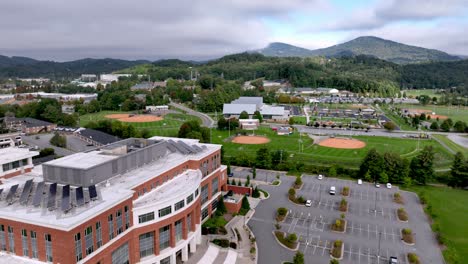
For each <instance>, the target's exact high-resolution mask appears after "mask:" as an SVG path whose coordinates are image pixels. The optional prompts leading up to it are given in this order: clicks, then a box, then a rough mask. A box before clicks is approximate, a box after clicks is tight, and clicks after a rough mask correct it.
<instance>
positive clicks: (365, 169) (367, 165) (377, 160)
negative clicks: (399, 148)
mask: <svg viewBox="0 0 468 264" xmlns="http://www.w3.org/2000/svg"><path fill="white" fill-rule="evenodd" d="M383 165H384V162H383V158H382V156H381V155H380V154H379V153H378V152H377V150H376V149H371V150H369V152H367V155H366V156H365V157H364V159H363V161H362V163H361V165H360V166H359V174H360V175H365V174H366V173H369V176H370V177H371V178H372V179H373V180H374V181H376V180H377V179H378V178H379V175H380V172H381V171H382V168H383Z"/></svg>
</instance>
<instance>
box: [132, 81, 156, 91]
mask: <svg viewBox="0 0 468 264" xmlns="http://www.w3.org/2000/svg"><path fill="white" fill-rule="evenodd" d="M154 87H156V86H155V83H153V82H142V83H139V84H135V85H133V86H132V87H131V88H130V89H131V90H133V91H140V90H146V91H150V90H152V89H153V88H154Z"/></svg>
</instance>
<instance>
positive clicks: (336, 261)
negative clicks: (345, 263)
mask: <svg viewBox="0 0 468 264" xmlns="http://www.w3.org/2000/svg"><path fill="white" fill-rule="evenodd" d="M330 264H340V262H339V261H338V260H337V259H332V260H330Z"/></svg>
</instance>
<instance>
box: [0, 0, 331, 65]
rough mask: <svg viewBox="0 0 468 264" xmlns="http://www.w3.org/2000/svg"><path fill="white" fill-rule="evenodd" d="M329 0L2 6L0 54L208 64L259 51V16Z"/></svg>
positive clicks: (87, 0) (88, 0) (27, 1)
mask: <svg viewBox="0 0 468 264" xmlns="http://www.w3.org/2000/svg"><path fill="white" fill-rule="evenodd" d="M324 1H325V0H315V1H310V0H291V1H270V0H258V1H252V0H231V1H229V0H177V1H163V0H135V1H128V0H106V1H93V0H81V1H63V0H41V1H35V0H15V1H1V2H0V24H1V25H2V26H1V27H0V35H1V36H2V41H1V43H0V54H5V55H22V56H31V57H35V58H41V59H58V60H69V59H77V58H82V57H83V56H89V57H118V58H126V59H140V58H144V59H157V58H170V57H176V56H177V57H180V58H192V59H206V58H212V57H216V56H221V55H224V54H226V53H232V52H239V51H244V50H247V49H254V48H259V47H262V46H264V45H265V44H266V40H267V39H268V35H269V31H268V28H267V27H266V26H265V25H264V24H263V22H262V18H264V17H270V18H275V19H286V18H287V16H288V15H289V14H291V13H294V12H295V11H297V10H304V8H305V10H307V8H312V7H314V6H317V5H319V4H322V3H323V2H324Z"/></svg>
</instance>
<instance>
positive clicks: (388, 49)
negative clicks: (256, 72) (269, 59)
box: [257, 36, 460, 64]
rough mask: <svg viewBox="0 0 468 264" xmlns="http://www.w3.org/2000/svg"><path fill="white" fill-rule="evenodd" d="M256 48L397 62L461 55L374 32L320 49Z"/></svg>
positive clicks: (268, 53)
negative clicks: (401, 41) (369, 57)
mask: <svg viewBox="0 0 468 264" xmlns="http://www.w3.org/2000/svg"><path fill="white" fill-rule="evenodd" d="M257 52H258V53H261V54H263V55H266V56H278V57H310V56H325V57H346V56H353V55H368V56H375V57H377V58H379V59H383V60H387V61H391V62H394V63H398V64H408V63H421V62H429V61H454V60H458V59H460V58H459V57H457V56H452V55H449V54H447V53H445V52H442V51H439V50H433V49H426V48H421V47H416V46H410V45H405V44H402V43H398V42H394V41H390V40H385V39H381V38H377V37H371V36H368V37H359V38H356V39H353V40H351V41H348V42H345V43H341V44H338V45H335V46H331V47H328V48H323V49H317V50H308V49H304V48H300V47H296V46H293V45H289V44H285V43H271V44H270V45H268V46H267V47H266V48H264V49H261V50H258V51H257Z"/></svg>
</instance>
